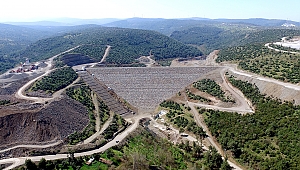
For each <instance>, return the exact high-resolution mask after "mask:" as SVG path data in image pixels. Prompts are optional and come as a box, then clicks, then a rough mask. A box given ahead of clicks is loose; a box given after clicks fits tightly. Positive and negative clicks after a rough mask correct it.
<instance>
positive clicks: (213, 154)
mask: <svg viewBox="0 0 300 170" xmlns="http://www.w3.org/2000/svg"><path fill="white" fill-rule="evenodd" d="M222 163H223V160H222V156H221V155H220V154H219V153H218V151H217V150H216V149H215V148H213V147H212V146H209V150H208V151H207V152H206V153H205V154H204V164H205V165H206V166H207V167H208V168H210V169H219V168H220V167H221V165H222Z"/></svg>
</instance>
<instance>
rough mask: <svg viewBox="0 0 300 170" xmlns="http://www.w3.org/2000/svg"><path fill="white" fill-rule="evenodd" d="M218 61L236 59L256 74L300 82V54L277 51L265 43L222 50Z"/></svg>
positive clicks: (243, 67)
mask: <svg viewBox="0 0 300 170" xmlns="http://www.w3.org/2000/svg"><path fill="white" fill-rule="evenodd" d="M216 61H217V62H223V61H234V62H238V65H239V67H241V68H242V69H244V70H248V71H251V72H253V73H256V74H261V75H263V76H267V77H271V78H275V79H279V80H282V81H288V82H292V83H298V82H300V55H299V54H288V53H281V52H276V51H275V50H271V49H268V48H267V47H265V46H264V45H263V44H256V45H246V46H239V47H231V48H227V49H224V50H221V52H220V53H219V56H218V58H217V60H216Z"/></svg>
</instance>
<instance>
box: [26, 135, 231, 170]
mask: <svg viewBox="0 0 300 170" xmlns="http://www.w3.org/2000/svg"><path fill="white" fill-rule="evenodd" d="M91 157H93V158H94V161H93V162H92V163H91V164H90V165H86V164H85V162H87V161H88V160H89V159H90V158H91ZM100 159H102V161H105V162H106V163H102V162H101V160H100ZM25 167H26V169H32V170H35V169H49V170H52V169H70V170H75V169H81V170H85V169H103V170H107V169H170V170H177V169H191V168H196V169H201V168H204V169H220V168H221V169H222V167H223V168H224V167H226V168H225V169H224V170H230V169H231V167H230V166H229V165H228V163H227V162H226V161H223V160H222V158H221V156H220V155H219V154H218V153H217V151H216V149H214V148H212V147H210V148H209V150H208V151H207V152H205V153H204V152H203V150H202V148H201V146H199V145H197V144H196V143H195V142H194V143H192V144H190V143H189V142H185V143H181V144H179V145H177V146H176V145H173V144H172V143H171V142H168V141H166V140H163V139H160V138H158V137H155V136H153V135H152V133H150V132H148V131H146V130H144V129H139V131H138V132H134V134H130V136H129V137H127V139H126V140H125V141H124V144H121V146H115V147H113V148H110V149H108V150H106V151H105V152H103V153H99V154H94V155H92V156H84V157H78V158H76V157H74V153H73V152H72V151H70V152H69V158H67V159H61V160H55V161H46V160H45V159H41V160H40V162H38V163H37V164H35V163H33V162H32V161H31V160H26V163H25ZM21 168H24V167H21Z"/></svg>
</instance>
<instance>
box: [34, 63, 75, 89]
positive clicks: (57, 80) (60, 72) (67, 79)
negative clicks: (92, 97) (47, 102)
mask: <svg viewBox="0 0 300 170" xmlns="http://www.w3.org/2000/svg"><path fill="white" fill-rule="evenodd" d="M77 77H78V75H77V74H76V72H75V71H74V70H73V69H72V68H70V67H63V68H59V69H57V70H55V71H54V72H51V73H50V75H48V76H45V77H43V78H42V79H41V80H39V81H37V82H35V83H34V84H33V86H32V87H31V88H30V89H29V91H38V90H43V91H46V92H48V93H53V92H55V91H58V90H60V89H63V88H65V87H67V86H68V85H69V84H71V83H72V82H73V81H74V80H76V79H77Z"/></svg>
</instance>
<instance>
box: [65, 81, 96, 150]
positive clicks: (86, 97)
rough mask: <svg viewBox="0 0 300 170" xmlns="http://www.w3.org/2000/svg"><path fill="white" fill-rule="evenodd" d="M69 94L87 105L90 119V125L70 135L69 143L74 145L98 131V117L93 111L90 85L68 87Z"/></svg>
mask: <svg viewBox="0 0 300 170" xmlns="http://www.w3.org/2000/svg"><path fill="white" fill-rule="evenodd" d="M67 95H68V96H69V97H71V98H72V99H74V100H77V101H79V102H80V103H82V104H83V105H84V106H86V107H87V109H88V112H89V119H90V122H89V124H88V126H87V127H85V128H84V130H83V131H82V132H77V131H76V132H74V133H72V134H71V135H69V136H68V141H69V144H71V145H74V144H77V143H78V142H80V141H83V140H85V139H87V138H89V137H90V136H92V135H93V134H94V133H95V132H96V130H95V125H96V119H95V115H94V113H93V111H94V109H95V106H94V104H93V102H92V96H91V89H90V88H89V87H88V86H83V85H81V86H80V87H71V88H69V89H67Z"/></svg>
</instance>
